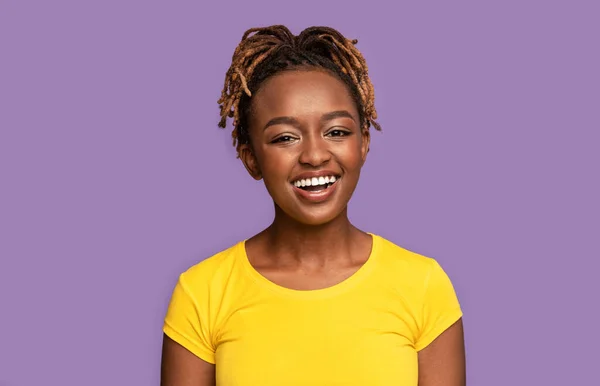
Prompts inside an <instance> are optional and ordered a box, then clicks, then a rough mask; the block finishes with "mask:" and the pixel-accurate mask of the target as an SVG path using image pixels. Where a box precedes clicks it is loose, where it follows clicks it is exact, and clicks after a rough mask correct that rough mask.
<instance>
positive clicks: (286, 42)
mask: <svg viewBox="0 0 600 386" xmlns="http://www.w3.org/2000/svg"><path fill="white" fill-rule="evenodd" d="M357 42H358V41H357V40H350V39H346V38H345V37H344V36H343V35H342V34H341V33H339V32H338V31H336V30H335V29H333V28H329V27H311V28H307V29H305V30H304V31H302V32H301V33H300V35H298V36H294V35H293V34H292V33H291V32H290V30H289V29H288V28H287V27H285V26H283V25H274V26H270V27H263V28H251V29H249V30H248V31H246V32H245V33H244V35H243V37H242V41H241V42H240V43H239V45H238V46H237V47H236V49H235V51H234V53H233V57H232V60H231V66H230V67H229V70H227V74H226V75H225V85H224V87H223V91H222V92H221V98H220V99H219V101H218V103H219V107H220V109H221V121H220V122H219V127H222V128H225V126H226V122H227V117H230V118H233V126H234V129H233V132H232V133H231V136H232V138H233V145H234V146H236V149H237V151H238V155H239V150H240V145H242V144H245V143H248V141H249V137H248V128H247V117H246V115H247V114H248V112H249V105H250V99H249V98H250V97H251V96H252V92H256V91H257V90H258V88H259V87H260V84H261V83H262V82H263V81H264V80H266V79H267V78H268V77H270V76H272V75H274V74H275V73H277V72H280V71H284V70H286V69H293V68H299V67H320V68H324V69H327V70H329V71H331V72H333V73H335V74H336V75H337V76H338V77H340V78H341V79H342V80H343V81H344V82H345V83H346V84H347V85H348V87H349V88H350V90H351V91H352V94H353V97H354V99H355V101H356V102H357V105H358V110H359V115H360V118H361V126H362V128H363V129H369V127H370V126H371V125H373V126H374V127H375V129H377V130H381V127H380V126H379V124H378V123H377V122H376V121H375V120H376V119H377V112H376V110H375V95H374V89H373V84H372V83H371V80H370V79H369V76H368V68H367V63H366V61H365V59H364V57H363V56H362V54H361V53H360V51H358V49H356V47H355V46H354V45H355V44H356V43H357Z"/></svg>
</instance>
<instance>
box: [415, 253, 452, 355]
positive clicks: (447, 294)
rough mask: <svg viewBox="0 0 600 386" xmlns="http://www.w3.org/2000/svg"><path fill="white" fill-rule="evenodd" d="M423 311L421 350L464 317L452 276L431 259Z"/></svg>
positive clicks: (416, 345)
mask: <svg viewBox="0 0 600 386" xmlns="http://www.w3.org/2000/svg"><path fill="white" fill-rule="evenodd" d="M429 262H430V265H431V266H430V271H429V275H428V277H427V279H426V281H425V295H424V298H423V308H422V310H423V312H422V315H421V325H420V327H421V328H420V329H419V330H420V332H419V335H418V339H417V342H416V343H415V349H416V350H417V351H420V350H422V349H424V348H425V347H427V346H428V345H429V344H430V343H431V342H433V341H434V340H435V338H437V337H438V336H439V335H441V334H442V333H443V332H444V331H446V329H448V328H449V327H450V326H451V325H453V324H454V323H455V322H456V321H458V320H459V319H460V318H461V317H462V310H461V307H460V304H459V302H458V298H457V296H456V292H455V291H454V287H453V285H452V282H451V281H450V278H449V277H448V275H447V274H446V272H444V270H443V269H442V267H441V266H440V265H439V263H438V262H437V261H436V260H434V259H431V258H430V259H429Z"/></svg>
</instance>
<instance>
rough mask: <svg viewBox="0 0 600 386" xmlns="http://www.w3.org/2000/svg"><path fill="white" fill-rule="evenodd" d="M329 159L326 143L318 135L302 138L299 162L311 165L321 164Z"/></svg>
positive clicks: (329, 154)
mask: <svg viewBox="0 0 600 386" xmlns="http://www.w3.org/2000/svg"><path fill="white" fill-rule="evenodd" d="M330 159H331V153H330V152H329V148H328V147H327V143H326V141H325V140H324V138H322V137H321V136H320V135H311V136H306V137H304V138H303V141H302V151H301V153H300V157H299V160H298V161H299V162H300V163H301V164H306V165H310V166H313V167H318V166H321V165H323V164H325V163H327V162H328V161H329V160H330Z"/></svg>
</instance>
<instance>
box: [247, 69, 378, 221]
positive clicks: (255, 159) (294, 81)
mask: <svg viewBox="0 0 600 386" xmlns="http://www.w3.org/2000/svg"><path fill="white" fill-rule="evenodd" d="M248 121H249V134H250V142H251V143H250V144H249V145H244V146H242V148H241V152H240V158H241V159H242V161H243V162H244V165H245V166H246V169H247V170H248V172H249V173H250V175H252V176H253V177H254V178H256V179H260V178H262V179H263V180H264V183H265V186H266V188H267V190H268V192H269V194H270V195H271V197H272V198H273V200H274V202H275V205H276V210H277V212H276V215H285V216H289V217H290V218H292V219H293V220H295V221H297V222H300V223H302V224H306V225H320V224H325V223H327V222H329V221H332V220H333V219H335V218H337V217H338V216H339V215H340V214H343V213H346V212H345V211H346V207H347V204H348V201H349V200H350V198H351V196H352V194H353V192H354V190H355V188H356V185H357V183H358V179H359V176H360V170H361V168H362V166H363V164H364V162H365V159H366V155H367V152H368V148H369V133H368V131H367V130H361V125H360V120H359V115H358V110H357V106H356V103H355V102H354V100H353V98H352V97H351V95H350V92H349V90H348V87H347V86H346V85H345V84H344V83H343V82H342V81H341V80H339V79H338V78H337V77H335V76H334V75H332V74H330V73H328V72H325V71H318V70H298V71H285V72H282V73H280V74H277V75H275V76H273V77H271V78H269V79H268V80H266V81H265V83H264V84H263V85H262V86H261V88H260V89H259V90H258V92H256V93H255V94H253V96H252V106H251V114H250V116H249V119H248Z"/></svg>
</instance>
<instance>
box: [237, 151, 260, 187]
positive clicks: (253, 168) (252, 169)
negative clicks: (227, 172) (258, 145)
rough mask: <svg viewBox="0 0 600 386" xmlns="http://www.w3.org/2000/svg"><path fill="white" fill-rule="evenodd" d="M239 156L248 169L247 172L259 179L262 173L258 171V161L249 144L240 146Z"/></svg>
mask: <svg viewBox="0 0 600 386" xmlns="http://www.w3.org/2000/svg"><path fill="white" fill-rule="evenodd" d="M239 157H240V159H241V160H242V163H243V164H244V167H245V168H246V170H247V171H248V174H250V176H251V177H252V178H254V179H255V180H257V181H258V180H260V179H261V178H262V173H261V172H260V167H259V165H258V161H257V160H256V156H255V155H254V151H253V150H252V147H251V146H250V144H243V145H241V146H240V152H239Z"/></svg>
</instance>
